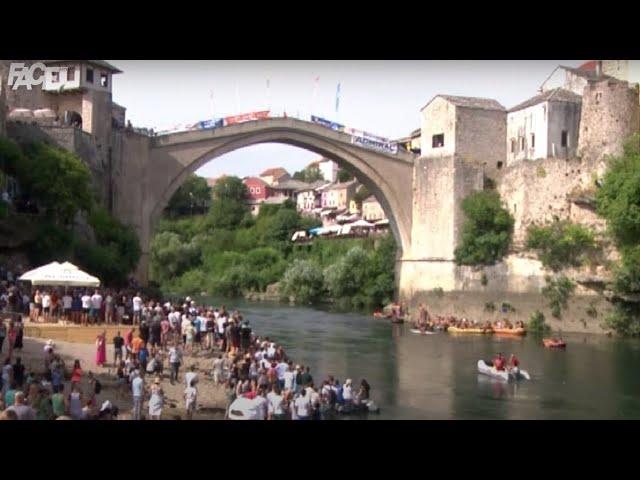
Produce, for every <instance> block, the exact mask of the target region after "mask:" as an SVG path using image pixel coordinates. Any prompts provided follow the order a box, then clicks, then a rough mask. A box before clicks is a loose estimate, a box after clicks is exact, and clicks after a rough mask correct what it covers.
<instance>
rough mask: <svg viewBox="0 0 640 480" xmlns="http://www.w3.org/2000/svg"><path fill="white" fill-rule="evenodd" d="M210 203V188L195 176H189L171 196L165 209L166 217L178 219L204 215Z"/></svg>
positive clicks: (200, 178)
mask: <svg viewBox="0 0 640 480" xmlns="http://www.w3.org/2000/svg"><path fill="white" fill-rule="evenodd" d="M210 203H211V187H209V185H208V184H207V181H206V180H205V179H204V178H202V177H199V176H197V175H189V177H187V179H186V180H185V182H184V183H183V184H182V185H181V186H180V188H178V190H177V191H176V193H174V194H173V196H172V197H171V200H169V204H168V205H167V208H166V209H165V212H166V213H167V215H169V216H171V217H178V216H183V215H193V214H194V213H196V214H202V213H206V211H207V210H208V208H209V204H210Z"/></svg>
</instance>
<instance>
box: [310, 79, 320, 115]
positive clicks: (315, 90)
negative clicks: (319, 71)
mask: <svg viewBox="0 0 640 480" xmlns="http://www.w3.org/2000/svg"><path fill="white" fill-rule="evenodd" d="M313 82H314V83H313V94H312V95H311V113H313V112H315V109H316V98H317V96H318V83H319V82H320V77H319V76H318V77H316V78H314V79H313Z"/></svg>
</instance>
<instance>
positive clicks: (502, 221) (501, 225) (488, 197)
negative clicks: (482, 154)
mask: <svg viewBox="0 0 640 480" xmlns="http://www.w3.org/2000/svg"><path fill="white" fill-rule="evenodd" d="M462 210H463V211H464V213H465V215H466V217H467V219H466V221H465V223H464V226H463V227H462V242H461V244H460V246H458V248H456V250H455V258H456V263H457V264H458V265H493V264H495V263H496V262H498V261H499V260H500V259H502V257H504V256H505V255H506V254H507V251H508V248H509V244H510V242H511V235H512V233H513V224H514V220H513V217H512V216H511V215H510V214H509V212H508V211H507V210H506V209H505V208H504V207H503V206H502V205H501V203H500V195H499V194H498V192H496V191H493V190H484V191H481V192H475V193H473V194H471V195H469V196H468V197H467V198H465V199H464V200H463V201H462Z"/></svg>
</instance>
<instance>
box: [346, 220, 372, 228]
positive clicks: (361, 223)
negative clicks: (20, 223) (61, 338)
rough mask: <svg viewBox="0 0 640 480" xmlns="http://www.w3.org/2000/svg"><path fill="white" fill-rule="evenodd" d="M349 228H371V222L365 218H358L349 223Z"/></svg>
mask: <svg viewBox="0 0 640 480" xmlns="http://www.w3.org/2000/svg"><path fill="white" fill-rule="evenodd" d="M349 226H350V227H351V228H373V227H374V225H373V223H369V222H367V221H366V220H358V221H357V222H353V223H350V224H349Z"/></svg>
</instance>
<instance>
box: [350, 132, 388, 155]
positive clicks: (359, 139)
mask: <svg viewBox="0 0 640 480" xmlns="http://www.w3.org/2000/svg"><path fill="white" fill-rule="evenodd" d="M351 143H353V144H355V145H361V146H363V147H367V148H375V149H376V150H383V151H385V152H390V153H398V145H396V144H395V143H391V142H381V141H378V140H372V139H370V138H367V137H364V136H357V135H352V136H351Z"/></svg>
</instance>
